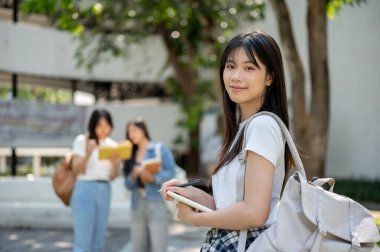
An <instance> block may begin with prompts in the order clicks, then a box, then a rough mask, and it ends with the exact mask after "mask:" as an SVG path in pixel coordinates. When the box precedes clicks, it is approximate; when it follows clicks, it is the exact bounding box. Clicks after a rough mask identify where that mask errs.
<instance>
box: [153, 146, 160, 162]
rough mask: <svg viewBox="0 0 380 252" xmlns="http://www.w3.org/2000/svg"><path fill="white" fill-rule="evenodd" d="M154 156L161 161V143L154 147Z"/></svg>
mask: <svg viewBox="0 0 380 252" xmlns="http://www.w3.org/2000/svg"><path fill="white" fill-rule="evenodd" d="M154 155H155V156H156V158H157V159H159V160H161V143H156V144H155V145H154Z"/></svg>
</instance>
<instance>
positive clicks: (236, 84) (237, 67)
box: [223, 48, 272, 109]
mask: <svg viewBox="0 0 380 252" xmlns="http://www.w3.org/2000/svg"><path fill="white" fill-rule="evenodd" d="M256 60H257V63H258V65H259V67H257V66H256V65H255V64H253V63H252V62H251V60H250V59H249V58H248V56H247V54H246V53H245V51H244V49H243V48H239V49H236V51H235V52H233V53H231V54H230V56H229V58H228V59H227V62H226V65H225V68H224V71H223V80H224V86H225V88H226V90H227V93H228V95H229V97H230V99H231V100H232V101H233V102H235V103H237V104H239V106H240V107H242V106H249V107H251V106H252V108H255V109H259V108H260V107H261V105H262V102H263V100H262V98H263V97H264V94H265V90H266V88H267V86H269V85H271V82H272V79H271V77H270V75H267V74H266V67H265V65H263V64H262V63H261V62H260V61H259V60H258V58H257V57H256Z"/></svg>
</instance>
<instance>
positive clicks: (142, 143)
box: [137, 138, 149, 149]
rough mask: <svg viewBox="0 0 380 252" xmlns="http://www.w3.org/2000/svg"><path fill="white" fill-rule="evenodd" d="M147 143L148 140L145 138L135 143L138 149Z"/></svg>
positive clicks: (144, 147) (144, 146)
mask: <svg viewBox="0 0 380 252" xmlns="http://www.w3.org/2000/svg"><path fill="white" fill-rule="evenodd" d="M148 144H149V140H148V139H147V138H144V139H141V141H140V143H138V144H137V146H138V147H139V149H146V147H147V146H148Z"/></svg>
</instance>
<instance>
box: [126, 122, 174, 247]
mask: <svg viewBox="0 0 380 252" xmlns="http://www.w3.org/2000/svg"><path fill="white" fill-rule="evenodd" d="M127 139H128V140H130V141H131V142H132V143H133V144H134V147H133V150H132V158H131V159H130V160H128V161H126V162H125V163H124V172H125V175H126V176H127V177H126V181H125V185H126V187H127V188H128V189H129V190H131V191H132V204H131V205H132V218H131V219H132V228H131V232H132V246H133V251H134V252H140V251H141V252H149V251H151V252H166V250H167V242H168V226H169V220H170V215H169V211H168V209H167V208H166V205H165V202H163V201H162V198H161V195H160V193H159V192H158V190H159V189H160V188H161V185H162V183H163V182H165V181H168V180H169V179H172V178H173V177H174V169H175V162H174V159H173V156H172V154H171V152H170V150H169V149H168V148H167V147H166V146H165V145H163V144H161V143H156V142H153V141H151V139H150V136H149V133H148V129H147V126H146V124H145V122H144V121H143V120H142V119H141V118H137V119H136V120H135V121H132V122H130V123H128V124H127ZM152 158H156V159H157V158H158V159H159V160H160V161H161V168H160V171H159V172H157V173H150V172H149V171H147V170H146V169H145V168H144V166H143V161H146V160H148V159H152Z"/></svg>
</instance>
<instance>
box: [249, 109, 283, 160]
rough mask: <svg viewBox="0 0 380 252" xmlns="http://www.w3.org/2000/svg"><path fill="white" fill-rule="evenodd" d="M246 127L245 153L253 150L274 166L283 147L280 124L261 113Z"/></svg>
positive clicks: (281, 153)
mask: <svg viewBox="0 0 380 252" xmlns="http://www.w3.org/2000/svg"><path fill="white" fill-rule="evenodd" d="M247 127H248V129H247V134H246V137H247V139H246V146H245V148H244V152H245V154H246V152H247V151H252V152H255V153H256V154H258V155H260V156H262V157H264V158H265V159H267V160H268V161H269V162H271V163H272V164H273V165H274V166H275V167H276V165H277V162H278V160H279V159H280V157H281V156H282V155H283V154H284V148H285V140H284V137H283V134H282V131H281V128H280V126H279V125H278V124H277V122H276V121H275V120H274V119H273V118H272V117H270V116H267V115H263V116H259V117H256V118H254V119H253V120H252V121H251V122H250V123H249V125H248V126H247Z"/></svg>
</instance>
